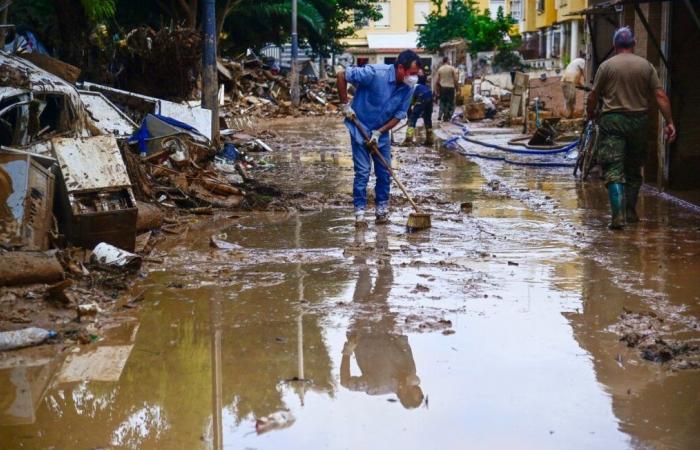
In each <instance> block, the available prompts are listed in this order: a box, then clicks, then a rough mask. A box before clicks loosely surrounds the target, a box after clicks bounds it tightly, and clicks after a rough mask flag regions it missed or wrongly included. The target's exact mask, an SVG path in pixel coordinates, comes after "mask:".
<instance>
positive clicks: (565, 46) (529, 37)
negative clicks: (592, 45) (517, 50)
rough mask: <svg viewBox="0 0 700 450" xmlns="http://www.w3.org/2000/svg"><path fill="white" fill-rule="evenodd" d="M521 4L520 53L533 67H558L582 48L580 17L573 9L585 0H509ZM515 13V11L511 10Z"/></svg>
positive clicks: (515, 4)
mask: <svg viewBox="0 0 700 450" xmlns="http://www.w3.org/2000/svg"><path fill="white" fill-rule="evenodd" d="M510 3H511V9H513V8H516V7H517V8H520V10H521V12H520V14H519V17H520V34H521V35H522V36H523V52H522V53H523V56H524V57H525V59H526V60H531V61H532V63H531V64H532V65H533V66H534V67H535V68H547V69H552V68H560V67H563V66H565V65H566V64H567V63H568V62H569V61H571V60H572V59H573V58H576V57H577V56H578V53H579V51H580V50H581V49H582V48H583V42H582V38H583V32H582V28H583V18H582V17H581V16H578V15H574V14H573V13H575V12H577V11H581V10H582V9H584V8H585V7H586V0H510ZM514 15H515V14H514Z"/></svg>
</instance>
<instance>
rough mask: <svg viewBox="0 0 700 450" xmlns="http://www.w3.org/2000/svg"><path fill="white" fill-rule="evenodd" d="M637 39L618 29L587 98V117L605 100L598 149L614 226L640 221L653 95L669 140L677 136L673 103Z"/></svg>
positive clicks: (593, 113)
mask: <svg viewBox="0 0 700 450" xmlns="http://www.w3.org/2000/svg"><path fill="white" fill-rule="evenodd" d="M635 43H636V42H635V39H634V35H633V34H632V31H631V30H630V29H629V28H628V27H623V28H620V29H618V30H617V31H616V32H615V35H614V37H613V45H614V46H615V53H616V55H615V56H613V57H612V58H610V59H609V60H607V61H605V62H604V63H603V64H601V65H600V68H599V69H598V72H597V73H596V75H595V81H594V82H593V90H592V91H591V93H590V95H589V97H588V104H587V106H586V112H587V114H588V118H589V119H592V118H594V117H595V116H596V115H597V112H596V111H597V106H598V103H599V102H600V103H601V106H602V108H601V113H602V114H601V116H600V118H599V120H598V125H599V126H600V143H599V144H598V145H599V147H598V154H599V161H600V165H601V166H602V167H603V176H604V178H605V185H606V186H607V188H608V196H609V197H610V209H611V210H612V221H611V223H610V228H612V229H621V228H623V227H624V226H625V223H626V222H627V223H632V222H637V221H639V217H637V211H636V207H637V198H638V197H639V189H640V188H641V186H642V167H643V166H644V163H645V161H646V159H647V142H646V136H647V128H648V125H649V118H648V115H649V113H648V109H649V99H650V97H654V98H655V99H656V103H657V104H658V105H659V110H660V111H661V114H662V115H663V116H664V119H666V126H665V128H664V134H665V136H666V139H667V140H668V142H673V141H674V140H675V139H676V127H675V126H674V125H673V117H672V116H671V102H670V101H669V99H668V97H667V96H666V93H665V92H664V89H663V87H662V86H661V82H660V81H659V76H658V74H657V73H656V69H655V68H654V66H652V65H651V63H649V61H647V60H646V59H644V58H642V57H640V56H637V55H635V54H634V46H635Z"/></svg>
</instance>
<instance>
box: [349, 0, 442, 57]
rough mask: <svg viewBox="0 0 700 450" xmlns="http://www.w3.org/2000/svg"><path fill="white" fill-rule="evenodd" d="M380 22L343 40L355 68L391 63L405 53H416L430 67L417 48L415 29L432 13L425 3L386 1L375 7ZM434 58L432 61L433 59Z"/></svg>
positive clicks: (367, 26) (402, 0)
mask: <svg viewBox="0 0 700 450" xmlns="http://www.w3.org/2000/svg"><path fill="white" fill-rule="evenodd" d="M377 5H378V7H379V8H380V12H381V13H382V18H381V19H380V20H378V21H376V22H369V23H366V24H364V26H363V27H362V28H360V29H359V30H357V32H356V33H355V35H354V36H352V37H351V38H348V39H345V40H344V41H343V44H345V45H346V46H348V49H347V50H348V52H349V53H351V54H352V55H353V56H354V57H355V59H356V61H355V62H356V63H357V64H376V63H387V64H388V63H393V62H394V58H396V55H397V54H398V53H399V52H400V51H402V50H405V49H407V48H408V49H412V50H414V51H416V52H417V53H418V54H419V55H420V56H421V59H422V60H424V61H423V62H424V64H427V65H429V66H432V60H433V58H434V56H433V55H430V54H428V53H427V52H426V51H425V50H424V49H419V48H418V44H417V41H418V31H417V30H418V28H419V27H420V26H421V25H423V24H424V23H425V22H426V17H427V16H428V15H429V14H430V12H431V11H432V10H433V4H432V3H431V2H430V1H429V0H386V1H380V2H379V3H377ZM435 58H436V57H435Z"/></svg>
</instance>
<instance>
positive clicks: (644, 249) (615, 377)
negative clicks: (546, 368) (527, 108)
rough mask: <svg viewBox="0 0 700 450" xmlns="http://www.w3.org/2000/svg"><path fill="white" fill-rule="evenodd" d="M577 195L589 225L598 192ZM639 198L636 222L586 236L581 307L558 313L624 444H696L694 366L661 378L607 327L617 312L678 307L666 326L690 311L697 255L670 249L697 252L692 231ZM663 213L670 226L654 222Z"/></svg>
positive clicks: (662, 370) (699, 245) (699, 388)
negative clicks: (606, 398)
mask: <svg viewBox="0 0 700 450" xmlns="http://www.w3.org/2000/svg"><path fill="white" fill-rule="evenodd" d="M581 194H582V195H581V197H580V201H581V202H582V204H583V206H584V207H586V208H587V209H586V212H585V213H584V221H585V222H587V223H594V222H595V221H596V220H599V217H597V216H596V214H595V210H594V208H593V207H594V206H595V205H596V204H604V203H603V202H605V201H606V200H607V199H606V197H605V192H604V191H603V189H598V190H593V189H588V190H581ZM583 194H585V195H583ZM642 203H643V206H646V211H644V210H642V212H645V213H646V214H645V215H642V222H641V223H639V224H638V225H635V226H631V227H628V229H626V230H625V232H624V233H617V234H612V233H606V232H605V231H604V232H602V233H596V234H593V239H592V240H591V245H590V248H589V250H588V251H587V252H585V253H584V256H585V257H584V258H583V264H582V285H581V297H582V301H583V304H582V307H583V308H582V311H580V312H579V311H577V312H575V313H574V312H568V313H564V315H565V317H566V318H567V319H568V320H569V321H570V323H571V324H572V326H573V330H574V337H575V338H576V340H577V341H578V342H579V344H580V345H581V347H582V348H584V349H585V350H586V351H588V352H590V354H591V355H592V362H593V365H594V368H595V375H596V378H597V380H598V382H599V383H601V384H602V385H603V386H604V387H605V389H606V391H607V392H608V394H609V395H610V397H611V402H612V410H613V412H614V414H615V416H616V417H617V418H618V420H619V422H620V424H619V428H620V430H621V431H623V432H625V433H627V434H628V435H629V436H631V439H632V447H634V448H674V449H675V448H677V449H686V448H688V449H690V448H697V447H698V439H699V437H700V421H699V418H700V409H698V405H700V394H699V392H700V377H698V376H697V372H694V371H680V372H678V373H674V374H673V375H672V376H669V371H668V367H667V366H665V365H659V364H653V363H650V362H648V361H644V360H641V359H640V356H639V351H638V350H637V349H628V348H625V346H624V345H623V344H622V343H620V342H619V336H617V335H616V334H613V333H611V332H609V331H608V330H609V329H610V327H611V326H612V325H614V324H616V323H617V322H618V320H619V319H620V314H621V313H622V312H623V311H625V310H631V311H635V312H638V311H648V310H651V311H655V310H658V311H659V312H664V311H665V313H666V314H668V311H683V314H678V313H676V314H673V315H672V316H671V318H672V319H673V320H671V321H666V324H665V327H666V328H667V329H668V330H669V331H670V330H671V329H673V328H674V326H678V323H676V324H675V325H674V324H673V322H674V321H682V320H683V319H682V317H683V316H684V315H686V316H688V317H692V316H693V315H697V306H695V305H693V304H692V302H689V301H688V299H690V298H693V297H694V296H696V295H697V293H696V289H697V288H696V286H697V284H696V283H695V282H694V279H695V277H696V274H697V271H698V267H699V266H698V261H697V259H686V258H685V257H684V256H683V254H682V253H681V254H679V252H678V249H680V248H682V251H683V252H685V254H686V255H687V254H697V252H698V251H700V234H699V233H698V232H697V231H696V230H694V229H693V226H692V225H693V222H686V220H687V219H686V218H684V217H683V215H682V214H679V213H677V212H675V211H669V210H665V209H663V207H662V206H661V202H659V201H658V199H656V198H653V197H646V198H642ZM653 208H656V209H653ZM663 218H668V220H669V222H671V223H673V224H674V226H675V227H678V228H674V227H671V226H669V225H667V224H664V225H659V224H658V223H659V222H660V221H661V220H663ZM692 220H695V218H692ZM600 223H601V224H602V223H603V221H602V220H601V221H600ZM670 243H675V245H673V246H671V245H669V244H670ZM696 298H697V297H696ZM685 332H686V333H687V332H688V331H687V330H686V331H685ZM671 337H672V338H675V337H676V336H673V335H671Z"/></svg>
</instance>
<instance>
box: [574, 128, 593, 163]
mask: <svg viewBox="0 0 700 450" xmlns="http://www.w3.org/2000/svg"><path fill="white" fill-rule="evenodd" d="M590 137H591V122H590V121H589V122H586V126H585V127H584V129H583V132H582V133H581V139H580V140H579V143H578V146H577V150H578V158H576V164H574V176H576V175H577V174H580V176H581V177H583V169H584V165H585V161H586V158H587V157H588V153H587V151H588V147H589V146H588V142H589V141H590Z"/></svg>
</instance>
